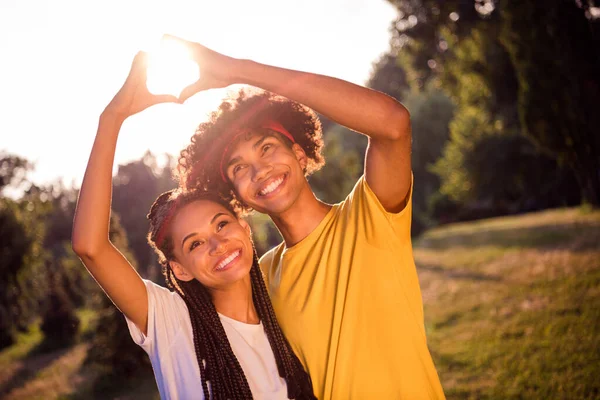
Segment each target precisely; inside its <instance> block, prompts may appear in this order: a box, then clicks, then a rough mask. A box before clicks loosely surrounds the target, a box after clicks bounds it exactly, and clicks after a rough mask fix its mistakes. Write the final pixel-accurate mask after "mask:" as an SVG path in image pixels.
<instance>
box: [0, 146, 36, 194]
mask: <svg viewBox="0 0 600 400" xmlns="http://www.w3.org/2000/svg"><path fill="white" fill-rule="evenodd" d="M32 168H33V165H32V164H31V163H30V162H29V161H27V160H26V159H24V158H22V157H19V156H16V155H12V154H8V153H5V152H0V192H2V190H3V189H4V188H5V187H7V186H18V185H20V184H21V183H22V182H23V181H24V180H25V177H26V174H27V172H29V171H30V170H31V169H32Z"/></svg>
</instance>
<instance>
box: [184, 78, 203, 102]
mask: <svg viewBox="0 0 600 400" xmlns="http://www.w3.org/2000/svg"><path fill="white" fill-rule="evenodd" d="M206 89H209V87H207V85H206V84H205V83H204V82H203V81H202V80H197V81H196V82H194V83H192V84H191V85H189V86H186V87H185V88H184V89H183V90H182V91H181V94H180V95H179V101H180V102H182V103H183V102H184V101H186V100H187V99H189V98H190V97H192V96H193V95H195V94H196V93H198V92H201V91H203V90H206Z"/></svg>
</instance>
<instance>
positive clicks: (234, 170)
mask: <svg viewBox="0 0 600 400" xmlns="http://www.w3.org/2000/svg"><path fill="white" fill-rule="evenodd" d="M244 168H246V166H245V165H244V164H237V165H236V166H235V167H233V175H235V174H237V173H238V172H240V171H241V170H242V169H244Z"/></svg>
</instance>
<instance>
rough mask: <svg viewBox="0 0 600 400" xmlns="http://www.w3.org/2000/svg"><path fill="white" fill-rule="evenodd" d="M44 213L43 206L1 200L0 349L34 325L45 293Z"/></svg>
mask: <svg viewBox="0 0 600 400" xmlns="http://www.w3.org/2000/svg"><path fill="white" fill-rule="evenodd" d="M40 212H43V205H42V204H40V203H39V202H34V201H22V202H16V201H13V200H10V199H7V198H4V199H0V243H1V244H2V245H1V247H0V348H4V347H6V346H9V345H11V344H12V343H13V342H14V339H15V333H16V331H17V330H22V329H25V328H26V327H27V325H28V324H29V323H30V322H31V321H32V318H33V317H34V315H35V314H36V312H37V310H38V307H37V306H38V301H39V298H40V297H41V296H42V295H43V293H45V279H44V275H43V274H44V268H43V262H44V260H45V259H46V258H47V255H46V253H45V252H44V249H43V248H42V246H41V243H40V241H39V240H38V238H40V237H43V232H44V225H43V223H41V221H40V220H41V218H39V213H40Z"/></svg>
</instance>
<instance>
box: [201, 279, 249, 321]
mask: <svg viewBox="0 0 600 400" xmlns="http://www.w3.org/2000/svg"><path fill="white" fill-rule="evenodd" d="M210 294H211V297H212V300H213V304H214V305H215V308H216V309H217V312H219V313H220V314H222V315H224V316H226V317H229V318H231V319H235V320H236V321H240V322H244V323H246V324H258V323H259V322H260V319H259V318H258V313H257V312H256V307H254V301H253V300H252V282H251V278H250V274H248V276H246V277H244V278H243V279H240V280H239V281H237V282H235V283H233V284H231V285H230V286H228V287H227V288H223V289H212V290H211V292H210Z"/></svg>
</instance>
